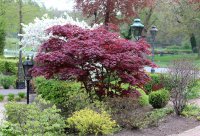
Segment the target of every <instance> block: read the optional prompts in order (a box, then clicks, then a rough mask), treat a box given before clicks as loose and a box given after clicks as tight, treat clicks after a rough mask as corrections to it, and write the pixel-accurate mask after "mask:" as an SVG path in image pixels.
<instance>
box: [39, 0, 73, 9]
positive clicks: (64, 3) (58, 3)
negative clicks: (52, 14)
mask: <svg viewBox="0 0 200 136" xmlns="http://www.w3.org/2000/svg"><path fill="white" fill-rule="evenodd" d="M37 1H39V2H42V3H44V5H45V6H46V7H47V8H56V9H58V10H70V11H72V10H73V6H74V1H73V0H37Z"/></svg>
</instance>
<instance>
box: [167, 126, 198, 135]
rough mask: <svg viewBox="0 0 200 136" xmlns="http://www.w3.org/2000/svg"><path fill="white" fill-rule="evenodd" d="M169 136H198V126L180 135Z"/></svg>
mask: <svg viewBox="0 0 200 136" xmlns="http://www.w3.org/2000/svg"><path fill="white" fill-rule="evenodd" d="M170 136H200V126H197V127H195V128H193V129H190V130H187V131H185V132H183V133H181V134H175V135H170Z"/></svg>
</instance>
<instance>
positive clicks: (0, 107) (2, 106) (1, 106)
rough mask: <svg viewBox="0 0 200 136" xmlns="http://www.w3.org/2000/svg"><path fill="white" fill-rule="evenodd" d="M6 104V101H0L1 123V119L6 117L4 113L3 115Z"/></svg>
mask: <svg viewBox="0 0 200 136" xmlns="http://www.w3.org/2000/svg"><path fill="white" fill-rule="evenodd" d="M4 104H5V103H3V102H0V123H1V121H2V120H3V118H4V115H3V112H4V110H5V109H4Z"/></svg>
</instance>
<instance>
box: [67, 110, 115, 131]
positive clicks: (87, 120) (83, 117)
mask: <svg viewBox="0 0 200 136" xmlns="http://www.w3.org/2000/svg"><path fill="white" fill-rule="evenodd" d="M116 126H117V124H116V122H115V121H112V120H111V117H110V115H109V114H107V113H106V112H102V113H98V112H95V111H93V110H90V109H83V110H80V111H77V112H75V113H74V114H73V115H72V117H70V118H68V119H67V128H70V129H72V130H76V131H78V133H79V135H88V134H95V135H98V134H103V135H107V134H112V133H113V132H114V131H115V128H116Z"/></svg>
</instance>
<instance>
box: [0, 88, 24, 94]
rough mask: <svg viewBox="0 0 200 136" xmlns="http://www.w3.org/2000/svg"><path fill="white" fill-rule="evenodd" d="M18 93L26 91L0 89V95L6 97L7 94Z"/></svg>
mask: <svg viewBox="0 0 200 136" xmlns="http://www.w3.org/2000/svg"><path fill="white" fill-rule="evenodd" d="M19 92H24V93H25V92H26V89H20V90H19V89H6V90H5V89H0V94H3V95H8V94H9V93H12V94H18V93H19Z"/></svg>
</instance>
